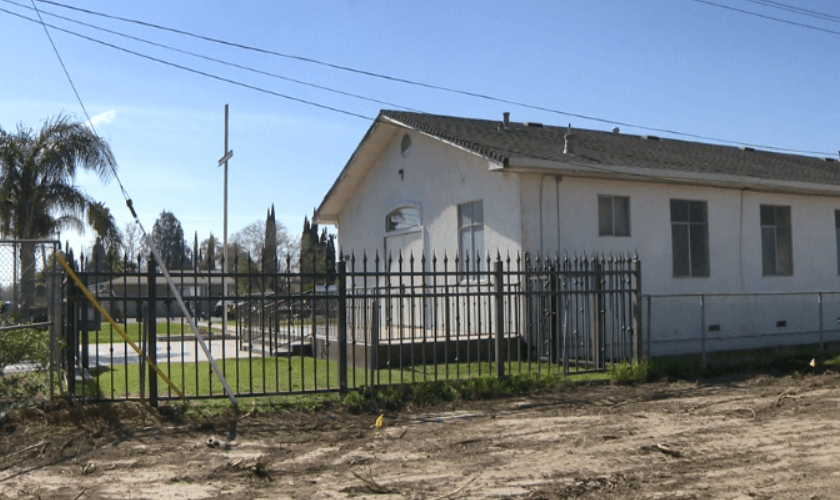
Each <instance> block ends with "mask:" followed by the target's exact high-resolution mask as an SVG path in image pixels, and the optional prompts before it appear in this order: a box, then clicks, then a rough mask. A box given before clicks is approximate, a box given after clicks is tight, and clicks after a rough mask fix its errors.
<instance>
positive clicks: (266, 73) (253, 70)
mask: <svg viewBox="0 0 840 500" xmlns="http://www.w3.org/2000/svg"><path fill="white" fill-rule="evenodd" d="M0 1H2V2H5V3H8V4H11V5H15V6H18V7H21V8H24V9H29V10H35V9H34V8H33V7H29V6H27V5H23V4H20V3H17V2H14V1H12V0H0ZM38 13H39V15H40V14H43V15H47V16H51V17H54V18H57V19H62V20H64V21H68V22H71V23H74V24H78V25H81V26H85V27H88V28H91V29H94V30H97V31H102V32H105V33H109V34H111V35H115V36H119V37H122V38H127V39H129V40H134V41H136V42H140V43H145V44H147V45H152V46H155V47H160V48H162V49H166V50H170V51H173V52H178V53H180V54H185V55H188V56H192V57H196V58H199V59H204V60H205V61H211V62H215V63H218V64H223V65H225V66H229V67H232V68H237V69H241V70H244V71H248V72H251V73H256V74H260V75H264V76H268V77H271V78H277V79H279V80H284V81H288V82H292V83H297V84H299V85H305V86H307V87H311V88H316V89H319V90H324V91H326V92H332V93H334V94H339V95H344V96H347V97H353V98H356V99H361V100H364V101H368V102H373V103H376V104H381V105H384V106H388V107H392V108H399V109H404V110H407V111H417V110H415V109H411V108H407V107H405V106H400V105H399V104H395V103H392V102H388V101H382V100H379V99H374V98H372V97H367V96H363V95H360V94H354V93H352V92H346V91H343V90H339V89H335V88H332V87H327V86H324V85H318V84H315V83H312V82H307V81H305V80H298V79H296V78H291V77H288V76H284V75H280V74H277V73H272V72H269V71H263V70H260V69H256V68H252V67H249V66H244V65H242V64H237V63H233V62H230V61H225V60H223V59H218V58H215V57H210V56H206V55H203V54H199V53H197V52H192V51H189V50H184V49H179V48H177V47H173V46H171V45H167V44H164V43H159V42H155V41H152V40H148V39H145V38H141V37H137V36H132V35H128V34H126V33H121V32H119V31H115V30H111V29H108V28H103V27H101V26H96V25H94V24H90V23H86V22H83V21H79V20H77V19H73V18H70V17H66V16H61V15H58V14H53V13H50V12H41V11H40V10H39V11H38Z"/></svg>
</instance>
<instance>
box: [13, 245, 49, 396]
mask: <svg viewBox="0 0 840 500" xmlns="http://www.w3.org/2000/svg"><path fill="white" fill-rule="evenodd" d="M58 249H59V242H58V241H43V240H0V392H2V393H3V396H4V397H3V398H2V399H4V400H6V399H15V398H18V399H20V398H23V399H31V398H32V397H34V396H37V394H32V392H33V391H34V392H38V391H44V392H46V391H49V395H50V396H52V395H53V394H54V390H55V386H56V383H57V382H60V381H61V378H60V377H56V376H55V374H56V373H58V372H56V370H55V368H57V367H60V365H61V363H60V360H61V356H60V349H59V347H60V345H61V341H60V325H61V322H60V319H59V318H58V313H59V311H60V307H59V304H60V297H61V280H60V277H59V273H58V269H57V263H56V261H55V257H54V256H55V252H56V251H58ZM44 372H48V377H47V376H46V375H47V373H44ZM31 373H35V374H37V375H33V376H27V375H26V374H31ZM36 379H37V380H38V381H39V382H38V383H34V382H33V381H34V380H36ZM42 395H43V396H45V395H46V394H42ZM2 403H3V401H0V404H2ZM6 403H7V404H8V401H7V402H6Z"/></svg>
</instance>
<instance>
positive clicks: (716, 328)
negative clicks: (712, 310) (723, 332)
mask: <svg viewBox="0 0 840 500" xmlns="http://www.w3.org/2000/svg"><path fill="white" fill-rule="evenodd" d="M709 331H710V332H719V331H720V325H709Z"/></svg>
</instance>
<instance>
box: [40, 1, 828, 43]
mask: <svg viewBox="0 0 840 500" xmlns="http://www.w3.org/2000/svg"><path fill="white" fill-rule="evenodd" d="M39 1H43V0H39ZM692 1H694V2H697V3H704V4H706V5H711V6H712V7H719V8H721V9H726V10H731V11H734V12H740V13H742V14H747V15H749V16H755V17H760V18H762V19H768V20H770V21H776V22H779V23H785V24H791V25H793V26H799V27H800V28H807V29H809V30H814V31H822V32H823V33H829V34H832V35H840V31H835V30H830V29H827V28H820V27H819V26H812V25H810V24H805V23H799V22H796V21H790V20H788V19H781V18H779V17H773V16H767V15H765V14H759V13H758V12H753V11H751V10H744V9H739V8H737V7H731V6H729V5H721V4H719V3H715V2H709V1H708V0H692Z"/></svg>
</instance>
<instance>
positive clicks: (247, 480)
mask: <svg viewBox="0 0 840 500" xmlns="http://www.w3.org/2000/svg"><path fill="white" fill-rule="evenodd" d="M839 403H840V376H838V374H836V373H834V372H832V371H827V372H825V373H822V374H819V375H813V376H804V377H802V376H785V377H780V378H775V377H770V376H767V375H760V376H756V377H752V378H746V377H741V378H730V379H718V380H710V381H705V382H702V383H686V382H678V383H664V382H662V383H652V384H641V385H636V386H623V385H584V386H576V387H564V388H560V389H557V390H553V391H544V392H540V393H537V394H532V395H528V396H519V397H513V398H504V399H496V400H487V401H478V402H457V403H454V404H449V405H447V406H438V407H431V408H421V409H413V410H412V409H409V410H404V411H402V412H400V413H386V417H385V419H384V422H385V425H384V426H383V427H382V428H381V429H380V428H376V427H375V425H374V423H375V420H376V417H377V416H378V414H371V413H369V412H364V411H362V412H359V411H358V410H357V411H356V412H355V413H354V412H353V409H352V408H350V409H347V408H343V407H338V406H332V407H325V408H322V409H320V410H317V411H299V410H295V411H279V412H272V413H255V412H250V413H246V412H244V411H243V412H240V413H239V414H237V413H235V412H234V411H233V410H229V411H228V412H226V413H225V414H223V415H221V416H219V417H217V418H215V419H212V420H207V421H203V422H198V423H196V422H181V423H173V421H172V419H169V418H164V417H163V416H161V414H160V413H158V412H157V410H152V409H150V408H148V407H146V406H143V405H142V404H140V403H131V402H129V403H117V404H111V405H99V406H89V407H85V408H84V409H82V410H74V409H72V408H70V407H68V406H67V405H66V403H55V404H53V407H51V408H46V409H45V410H44V412H40V411H36V410H32V409H29V410H17V411H15V412H12V413H10V414H9V415H8V416H7V418H6V419H5V424H4V425H3V426H2V427H0V499H3V500H5V499H8V498H15V499H16V498H42V499H47V498H51V499H52V498H57V499H71V500H80V499H111V498H133V499H141V498H147V499H161V498H191V499H200V498H217V497H220V496H221V497H225V496H227V497H228V498H245V499H277V498H374V497H376V498H382V496H381V495H382V494H388V496H387V498H410V499H444V498H525V499H557V498H684V499H688V498H703V499H706V498H709V499H712V498H714V499H718V498H744V499H749V498H758V499H769V498H777V499H778V498H806V499H807V498H810V499H817V498H840V412H838V409H839V408H838V406H840V404H839ZM210 438H212V439H213V440H214V442H213V444H215V446H208V443H207V442H208V439H210Z"/></svg>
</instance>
